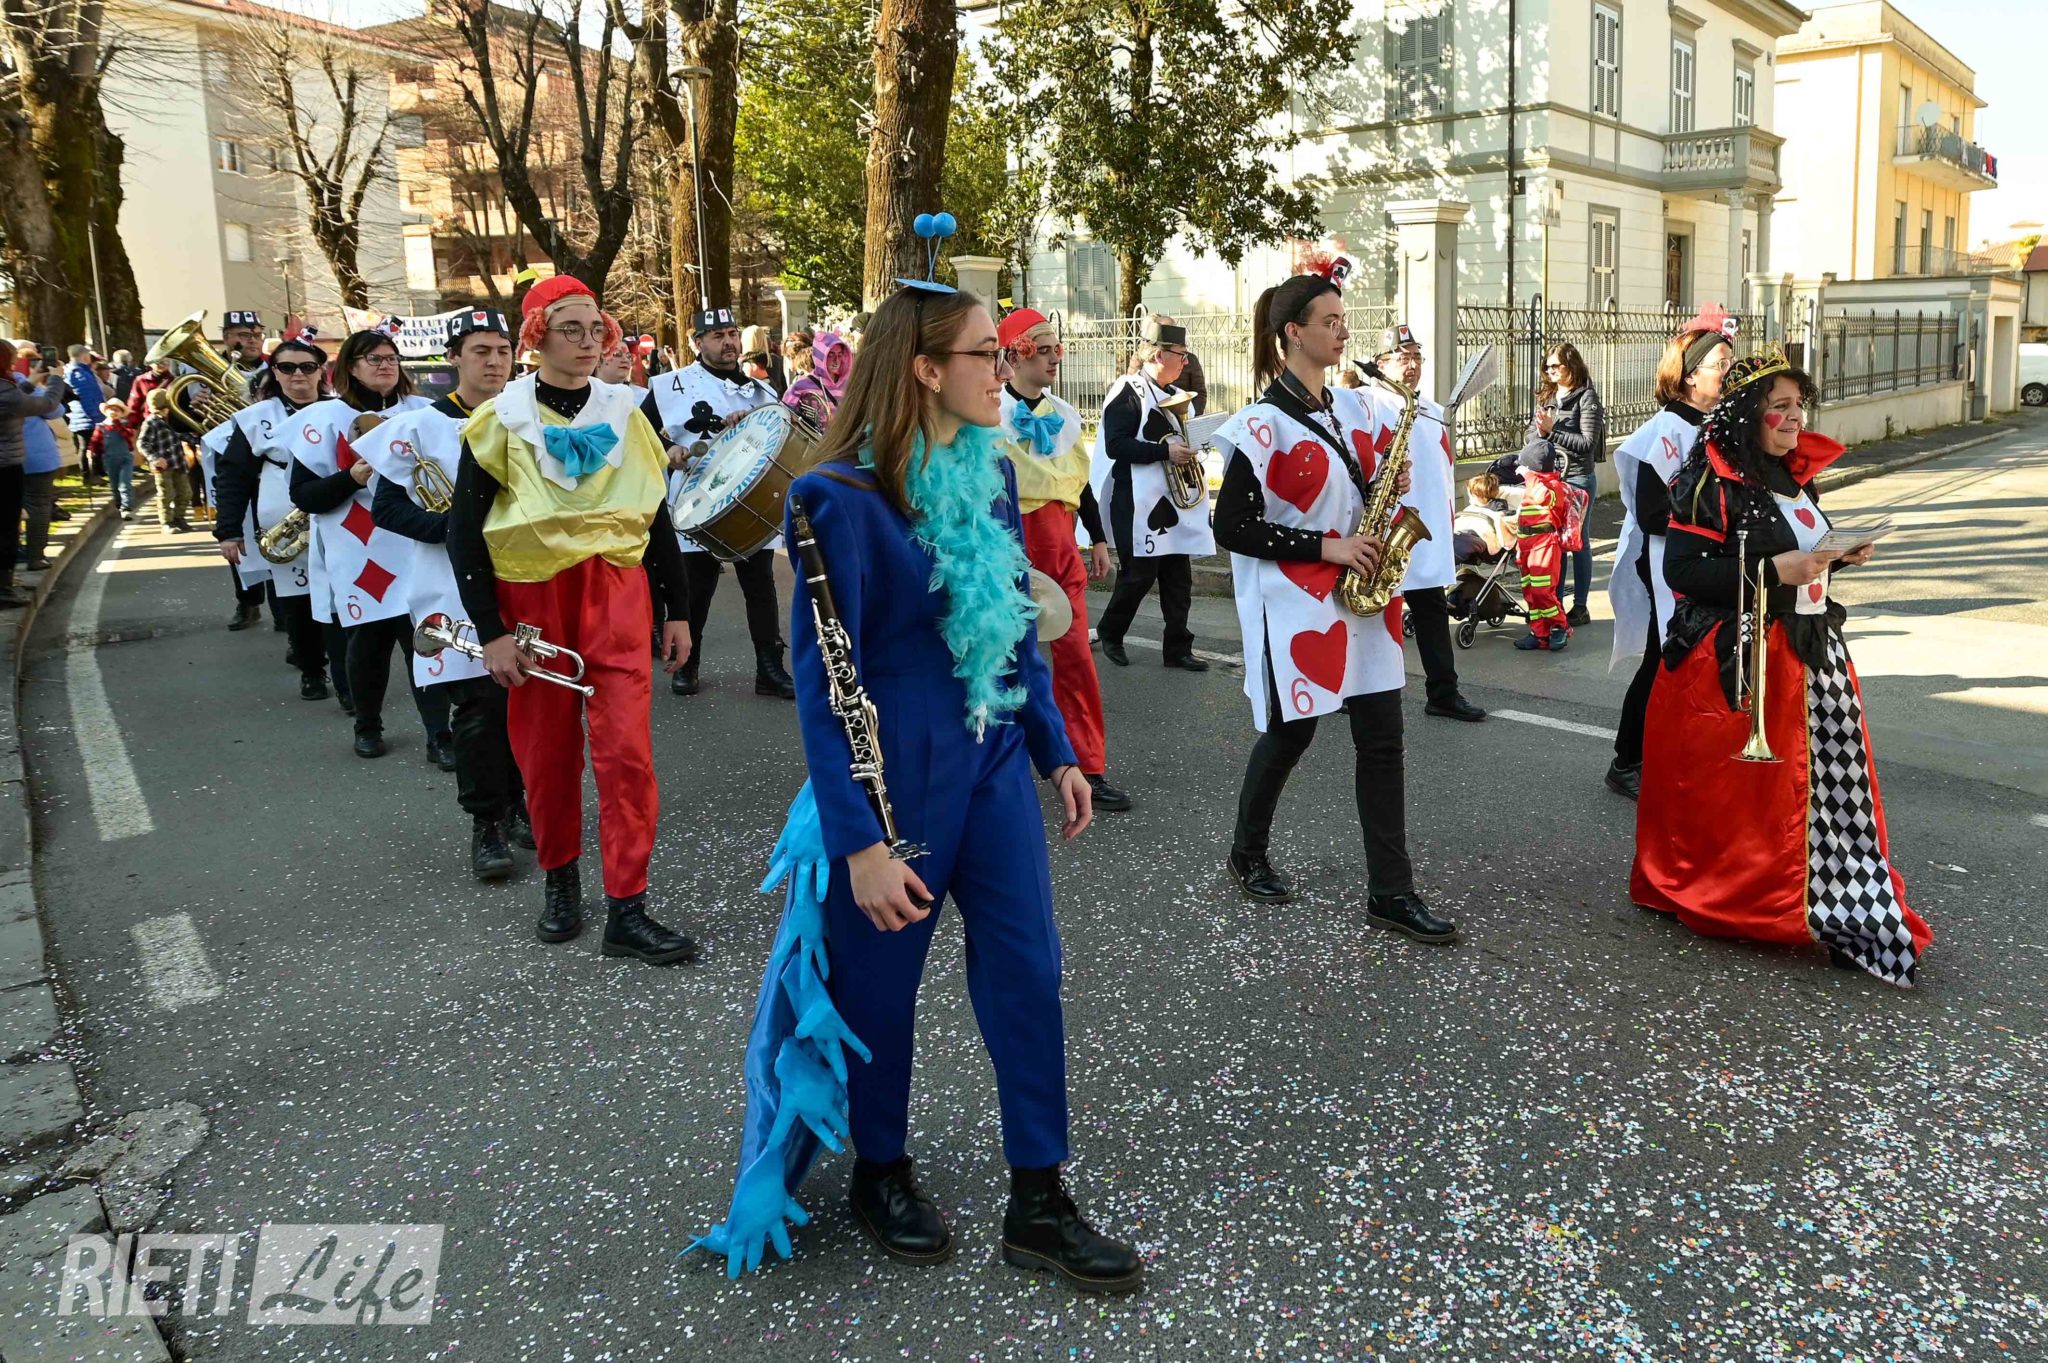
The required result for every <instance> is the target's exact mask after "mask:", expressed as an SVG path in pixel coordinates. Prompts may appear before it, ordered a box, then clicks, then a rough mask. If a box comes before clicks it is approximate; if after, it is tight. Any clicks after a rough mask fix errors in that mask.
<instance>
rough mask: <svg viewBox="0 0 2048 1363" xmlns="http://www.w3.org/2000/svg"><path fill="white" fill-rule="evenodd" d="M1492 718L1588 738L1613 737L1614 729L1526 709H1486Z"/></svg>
mask: <svg viewBox="0 0 2048 1363" xmlns="http://www.w3.org/2000/svg"><path fill="white" fill-rule="evenodd" d="M1486 713H1487V714H1488V715H1489V716H1491V717H1492V718H1494V719H1511V720H1513V721H1514V722H1515V723H1517V724H1535V725H1539V726H1540V727H1542V728H1545V729H1562V730H1564V731H1565V732H1566V733H1568V734H1584V735H1585V736H1586V737H1588V738H1609V739H1611V738H1613V737H1614V730H1612V729H1603V728H1601V727H1600V726H1599V725H1597V724H1575V723H1573V722H1572V721H1571V720H1568V719H1552V718H1551V717H1550V716H1549V715H1532V714H1530V713H1529V712H1528V711H1527V710H1488V711H1487V712H1486Z"/></svg>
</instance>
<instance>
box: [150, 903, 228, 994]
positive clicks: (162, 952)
mask: <svg viewBox="0 0 2048 1363" xmlns="http://www.w3.org/2000/svg"><path fill="white" fill-rule="evenodd" d="M129 931H130V932H132V933H133V934H134V935H135V946H136V949H137V950H138V951H140V952H141V953H142V980H143V983H144V984H146V985H147V986H148V987H149V997H150V1001H151V1002H153V1003H155V1004H156V1006H157V1007H159V1008H161V1009H163V1010H164V1011H166V1012H176V1011H177V1010H178V1009H180V1008H184V1007H186V1006H188V1005H190V1004H194V1003H205V1002H206V1001H207V1000H208V999H217V998H219V997H220V995H221V983H220V976H218V975H216V974H214V973H213V964H212V963H211V962H210V961H208V960H207V959H206V944H205V943H204V942H202V941H200V940H199V929H198V928H197V927H196V926H195V925H194V924H193V922H192V915H191V914H189V913H172V914H166V915H164V916H163V917H162V918H146V919H144V920H143V921H142V922H140V923H137V924H136V925H135V926H134V927H133V928H130V929H129Z"/></svg>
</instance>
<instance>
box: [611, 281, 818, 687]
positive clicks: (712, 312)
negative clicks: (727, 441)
mask: <svg viewBox="0 0 2048 1363" xmlns="http://www.w3.org/2000/svg"><path fill="white" fill-rule="evenodd" d="M691 334H692V337H693V343H694V344H695V346H696V348H697V358H696V359H695V360H693V361H692V362H691V363H689V364H686V365H684V366H683V367H682V368H681V369H678V370H675V371H673V372H671V373H668V374H663V375H662V376H661V377H660V378H659V379H657V380H655V381H654V383H653V384H652V385H651V387H650V391H651V393H652V397H651V398H650V399H649V401H648V403H647V405H646V406H645V407H644V408H642V410H643V411H644V412H645V413H646V416H647V419H648V421H650V422H652V423H653V425H654V428H655V430H657V431H659V432H661V433H662V434H663V435H665V436H666V437H667V438H668V441H669V446H670V448H669V463H670V466H671V468H672V469H674V471H675V473H674V477H672V478H671V480H670V481H671V482H672V483H673V482H674V481H675V480H676V479H677V478H680V477H681V476H682V473H683V469H684V466H685V464H686V463H687V462H688V461H689V460H690V459H691V458H692V457H693V456H692V455H691V454H690V453H689V450H690V447H692V446H694V445H696V444H697V443H699V442H701V441H707V440H710V439H711V438H712V437H713V436H715V435H717V434H718V433H719V432H720V431H722V430H724V429H725V428H726V427H728V426H730V425H732V424H733V422H735V421H737V420H738V419H739V418H741V417H743V416H745V415H746V414H747V413H748V412H751V411H753V410H754V409H755V408H756V407H764V406H766V405H767V404H769V403H771V402H775V401H778V400H779V399H778V398H777V396H776V392H775V390H774V389H773V388H772V387H770V386H769V385H768V384H766V383H764V382H762V381H761V380H760V379H753V378H748V377H747V376H746V375H745V374H743V373H741V372H740V367H739V359H740V324H739V321H738V319H737V318H736V317H735V316H734V315H733V310H732V309H731V308H706V309H705V310H704V311H702V312H699V313H697V314H696V315H695V317H694V318H693V319H692V321H691ZM678 542H679V544H680V545H681V547H682V550H683V552H684V554H686V555H687V556H688V558H687V562H688V564H689V575H690V605H689V615H688V620H689V624H690V640H691V645H692V647H691V651H690V656H689V660H688V661H687V662H686V663H684V665H683V666H682V668H681V669H679V670H678V671H677V672H676V673H675V675H674V676H673V677H671V678H670V679H669V690H670V691H671V692H673V693H674V694H676V695H678V696H694V695H696V694H697V691H698V687H699V682H698V667H699V665H700V664H701V663H702V662H703V660H704V625H705V622H706V621H707V620H709V619H710V617H711V599H712V597H713V596H715V595H716V594H717V592H718V579H719V578H720V577H721V576H723V575H724V573H725V565H724V564H722V563H720V562H719V561H718V560H717V559H716V558H714V557H712V556H711V554H710V553H709V552H707V551H706V550H704V549H701V548H699V547H698V546H697V544H696V543H695V542H693V541H692V540H690V539H689V538H688V537H682V538H680V539H679V541H678ZM733 575H734V576H735V577H737V578H739V580H740V592H741V594H742V595H743V596H745V597H746V602H747V633H748V634H750V635H751V636H753V641H754V694H755V695H757V696H779V697H781V698H782V699H784V700H787V699H789V698H791V697H793V696H795V695H796V687H795V684H794V683H792V682H791V681H790V678H789V672H788V670H787V669H786V668H784V667H783V665H782V650H783V642H782V620H781V614H782V611H781V607H780V606H778V605H777V604H776V599H775V546H774V545H772V544H771V545H769V546H768V547H767V548H764V549H761V550H759V551H757V552H756V553H753V554H750V555H748V556H747V557H746V558H744V559H742V560H740V561H739V562H738V563H735V564H733Z"/></svg>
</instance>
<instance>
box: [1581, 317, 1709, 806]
mask: <svg viewBox="0 0 2048 1363" xmlns="http://www.w3.org/2000/svg"><path fill="white" fill-rule="evenodd" d="M1734 359H1735V348H1734V347H1733V346H1731V345H1729V344H1728V338H1727V337H1726V336H1724V335H1722V334H1721V333H1720V332H1719V331H1717V330H1709V329H1705V328H1694V329H1689V330H1686V331H1682V332H1680V333H1679V334H1678V335H1676V336H1674V337H1672V338H1671V339H1670V340H1669V341H1667V342H1666V343H1665V345H1664V355H1663V357H1662V358H1661V359H1660V360H1659V361H1658V362H1657V401H1658V402H1659V403H1660V404H1662V405H1661V408H1660V410H1659V411H1658V413H1657V415H1655V416H1653V417H1651V418H1650V419H1649V420H1648V421H1647V422H1645V423H1643V424H1642V425H1641V426H1639V427H1637V428H1636V429H1635V430H1634V431H1633V432H1631V433H1630V434H1629V437H1628V439H1626V440H1624V441H1622V442H1621V444H1620V446H1619V447H1618V448H1617V449H1616V450H1615V451H1614V476H1615V477H1616V478H1617V479H1618V480H1619V481H1620V485H1621V506H1622V512H1623V514H1622V520H1621V539H1620V541H1619V543H1618V544H1617V545H1616V546H1615V550H1614V571H1613V573H1612V574H1611V575H1610V576H1609V578H1608V580H1607V597H1608V600H1609V602H1610V603H1612V606H1613V609H1614V652H1613V654H1612V656H1611V657H1609V659H1608V662H1607V670H1608V671H1610V672H1612V671H1613V670H1614V668H1615V667H1616V666H1617V665H1618V664H1620V663H1621V662H1622V661H1623V660H1624V659H1636V660H1637V661H1636V673H1635V676H1634V677H1633V678H1632V679H1630V681H1629V684H1628V694H1627V695H1626V696H1625V697H1624V698H1623V700H1622V703H1621V722H1620V724H1619V726H1618V727H1617V728H1616V730H1615V734H1614V760H1613V761H1612V762H1610V763H1608V766H1607V785H1608V788H1609V789H1611V790H1613V791H1614V792H1615V793H1616V794H1618V795H1626V796H1627V797H1628V798H1629V799H1631V800H1633V799H1635V798H1636V793H1637V791H1638V790H1639V789H1640V788H1641V786H1642V782H1643V716H1644V714H1645V712H1646V711H1647V710H1648V709H1649V704H1650V684H1651V683H1652V682H1653V681H1655V680H1656V677H1657V660H1658V659H1659V658H1660V657H1662V656H1663V651H1664V633H1665V631H1666V630H1667V629H1669V628H1670V626H1671V613H1672V611H1673V610H1674V609H1676V606H1677V603H1676V602H1675V601H1674V600H1673V599H1672V595H1671V588H1670V586H1669V585H1667V584H1666V582H1665V580H1664V527H1665V526H1666V525H1668V524H1669V523H1670V520H1671V480H1672V479H1674V478H1676V477H1677V476H1678V470H1679V469H1680V468H1681V467H1683V466H1684V464H1685V461H1686V459H1687V458H1689V457H1690V456H1691V454H1692V451H1693V446H1695V445H1697V444H1698V443H1699V438H1700V423H1701V422H1702V421H1703V420H1705V418H1706V414H1707V413H1708V412H1709V411H1711V410H1713V406H1714V403H1715V402H1717V401H1718V400H1719V399H1720V396H1721V378H1722V375H1723V374H1725V373H1727V371H1728V366H1729V365H1730V364H1731V363H1733V362H1734Z"/></svg>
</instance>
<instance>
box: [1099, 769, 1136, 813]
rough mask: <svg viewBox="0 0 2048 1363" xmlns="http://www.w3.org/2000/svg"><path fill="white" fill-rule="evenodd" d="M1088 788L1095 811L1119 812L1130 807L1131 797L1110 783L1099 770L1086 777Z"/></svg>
mask: <svg viewBox="0 0 2048 1363" xmlns="http://www.w3.org/2000/svg"><path fill="white" fill-rule="evenodd" d="M1088 790H1089V793H1090V794H1091V795H1092V797H1093V798H1094V802H1095V810H1096V812H1097V813H1101V814H1121V813H1123V812H1124V811H1125V810H1127V809H1129V808H1130V807H1131V797H1130V796H1129V795H1127V794H1125V793H1124V792H1123V791H1121V790H1118V789H1117V788H1116V787H1115V786H1113V785H1111V784H1110V783H1109V780H1108V778H1107V777H1105V776H1104V775H1103V774H1102V773H1100V772H1097V773H1096V774H1095V775H1093V776H1091V777H1089V778H1088Z"/></svg>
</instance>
